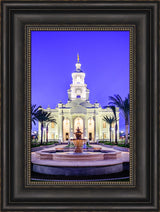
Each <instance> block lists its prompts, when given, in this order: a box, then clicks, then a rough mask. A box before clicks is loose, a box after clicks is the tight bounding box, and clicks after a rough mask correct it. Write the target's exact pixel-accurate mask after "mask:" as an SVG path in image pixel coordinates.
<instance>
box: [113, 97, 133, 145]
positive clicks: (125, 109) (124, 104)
mask: <svg viewBox="0 0 160 212" xmlns="http://www.w3.org/2000/svg"><path fill="white" fill-rule="evenodd" d="M109 99H110V100H111V102H109V104H110V105H115V106H117V107H119V108H120V110H121V112H122V114H123V116H124V119H125V134H126V138H125V145H127V144H128V127H129V94H128V97H127V98H125V99H124V100H122V98H121V97H120V95H118V94H117V95H114V96H109Z"/></svg>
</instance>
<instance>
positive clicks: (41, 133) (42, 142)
mask: <svg viewBox="0 0 160 212" xmlns="http://www.w3.org/2000/svg"><path fill="white" fill-rule="evenodd" d="M42 144H43V123H41V145H42Z"/></svg>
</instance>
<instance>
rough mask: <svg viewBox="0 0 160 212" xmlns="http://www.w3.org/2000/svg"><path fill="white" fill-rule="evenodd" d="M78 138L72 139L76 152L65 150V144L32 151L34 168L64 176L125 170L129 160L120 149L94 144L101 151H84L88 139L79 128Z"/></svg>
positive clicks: (36, 170)
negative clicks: (83, 137) (59, 149)
mask: <svg viewBox="0 0 160 212" xmlns="http://www.w3.org/2000/svg"><path fill="white" fill-rule="evenodd" d="M74 134H75V136H76V138H75V139H71V141H72V142H73V144H74V146H75V148H74V152H70V151H67V152H66V151H65V145H59V147H58V148H61V149H64V151H63V152H58V151H57V146H56V147H51V148H44V149H42V150H40V151H36V152H32V156H31V160H32V170H33V171H34V172H37V173H42V174H49V175H64V176H89V175H104V174H111V173H116V172H121V171H123V163H124V162H128V161H129V154H127V155H128V156H127V158H126V157H125V158H124V156H125V155H126V154H125V155H124V154H122V153H121V152H120V151H118V150H115V149H112V148H107V147H103V146H98V145H93V147H94V148H95V149H96V148H99V149H100V151H99V152H91V151H87V152H83V144H84V143H85V142H86V139H82V132H81V130H80V129H79V128H77V131H76V132H75V133H74Z"/></svg>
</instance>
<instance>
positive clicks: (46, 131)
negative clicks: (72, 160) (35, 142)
mask: <svg viewBox="0 0 160 212" xmlns="http://www.w3.org/2000/svg"><path fill="white" fill-rule="evenodd" d="M46 143H48V124H47V127H46Z"/></svg>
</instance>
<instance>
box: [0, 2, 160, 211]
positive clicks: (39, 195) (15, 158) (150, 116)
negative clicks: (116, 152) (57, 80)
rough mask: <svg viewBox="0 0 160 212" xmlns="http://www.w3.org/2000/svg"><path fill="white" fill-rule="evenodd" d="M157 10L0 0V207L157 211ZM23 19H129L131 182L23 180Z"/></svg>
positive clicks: (154, 5) (150, 5)
mask: <svg viewBox="0 0 160 212" xmlns="http://www.w3.org/2000/svg"><path fill="white" fill-rule="evenodd" d="M158 9H159V3H158V2H148V1H147V2H107V1H102V2H100V1H99V2H98V1H93V2H89V1H83V2H80V1H76V2H75V1H72V2H66V1H62V2H56V1H55V2H54V1H52V2H47V1H46V2H33V1H32V2H25V1H22V2H14V1H10V2H7V1H6V2H5V1H2V40H1V41H2V75H1V77H2V92H1V95H2V108H1V115H2V119H1V124H2V133H1V159H2V160H1V171H2V174H1V179H2V183H1V188H2V190H1V194H2V195H1V198H2V201H1V202H2V204H1V208H2V211H6V210H8V211H10V210H13V211H18V210H22V211H24V210H28V211H36V210H43V211H47V210H54V211H56V210H57V211H65V210H68V211H72V210H73V211H114V210H119V211H124V210H126V211H130V210H132V211H133V210H135V211H142V210H144V211H153V210H155V211H158V208H159V204H158V202H159V201H158V200H159V195H158V188H159V183H158V130H159V128H158V126H159V123H158V121H159V120H158V90H159V87H158V85H159V84H158V80H159V78H158V77H159V75H158V27H159V26H158V24H159V22H158ZM73 17H74V18H73ZM26 24H46V25H48V24H58V25H61V24H62V25H63V24H67V25H70V24H71V25H72V24H74V25H76V24H89V25H93V24H94V25H95V24H110V25H113V24H116V25H123V24H131V25H133V24H134V25H136V63H135V66H136V98H135V99H134V101H135V106H136V113H135V114H134V116H135V117H136V132H135V133H136V148H135V149H134V152H135V153H136V184H135V186H134V187H132V188H131V187H129V186H127V185H126V186H121V185H119V186H116V187H115V186H112V185H83V184H82V185H76V184H75V185H58V184H57V185H56V184H55V186H52V187H49V186H47V185H43V187H38V186H31V187H29V188H28V187H26V186H25V172H24V165H25V164H24V161H25V154H24V141H23V139H22V138H25V136H26V133H27V132H26V131H25V125H26V122H27V120H26V114H27V112H28V111H27V106H26V99H25V98H26V93H25V84H26V83H27V78H26V75H25V71H24V70H25V67H24V64H25V63H24V61H25V55H24V48H25V45H24V40H25V37H24V30H25V25H26Z"/></svg>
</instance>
